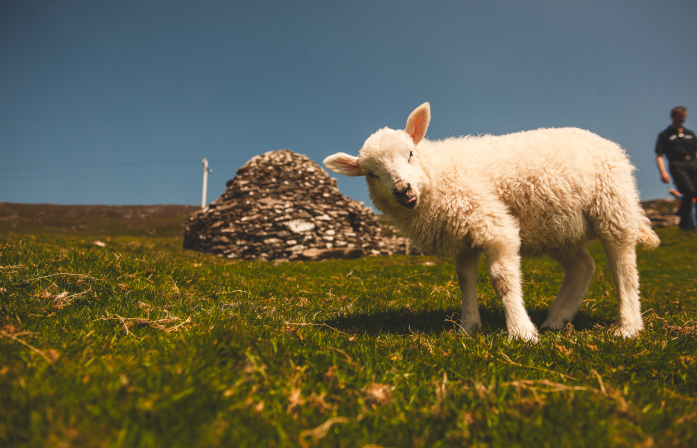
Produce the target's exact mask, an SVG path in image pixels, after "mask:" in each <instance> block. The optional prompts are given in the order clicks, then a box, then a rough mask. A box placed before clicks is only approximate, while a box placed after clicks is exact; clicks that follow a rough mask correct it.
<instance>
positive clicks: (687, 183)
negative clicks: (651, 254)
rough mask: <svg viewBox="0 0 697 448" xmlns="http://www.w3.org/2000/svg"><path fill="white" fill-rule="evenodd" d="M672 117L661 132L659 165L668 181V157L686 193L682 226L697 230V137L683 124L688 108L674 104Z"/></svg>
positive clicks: (680, 188)
mask: <svg viewBox="0 0 697 448" xmlns="http://www.w3.org/2000/svg"><path fill="white" fill-rule="evenodd" d="M670 118H671V120H672V121H673V123H672V124H671V125H670V126H668V127H667V128H666V129H665V130H664V131H663V132H661V133H660V134H658V139H657V141H656V164H657V165H658V171H659V172H660V174H661V180H662V181H663V182H665V183H667V184H668V183H670V176H668V173H667V172H666V167H665V159H668V169H669V171H670V175H671V176H672V177H673V183H675V187H676V188H677V189H678V191H679V192H680V193H681V194H682V195H683V198H682V201H680V208H679V209H678V216H680V228H682V229H693V228H694V227H695V225H694V223H693V222H694V221H693V219H692V201H693V199H694V198H696V197H697V136H695V133H694V132H692V131H690V130H689V129H685V127H684V126H683V124H684V123H685V120H686V119H687V108H685V107H683V106H678V107H674V108H673V109H672V110H671V111H670ZM664 156H665V159H664Z"/></svg>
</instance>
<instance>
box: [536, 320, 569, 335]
mask: <svg viewBox="0 0 697 448" xmlns="http://www.w3.org/2000/svg"><path fill="white" fill-rule="evenodd" d="M569 322H570V321H568V320H566V319H560V320H555V321H550V320H546V321H545V323H543V324H542V326H541V327H540V331H542V332H544V331H559V330H563V329H564V328H566V324H568V323H569Z"/></svg>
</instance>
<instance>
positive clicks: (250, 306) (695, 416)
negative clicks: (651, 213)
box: [0, 229, 697, 447]
mask: <svg viewBox="0 0 697 448" xmlns="http://www.w3.org/2000/svg"><path fill="white" fill-rule="evenodd" d="M659 234H660V236H661V238H662V240H663V245H662V246H661V248H659V249H658V250H655V251H652V252H644V251H640V252H639V268H640V272H641V279H642V280H641V281H642V296H643V310H644V311H645V314H644V316H645V321H646V324H647V329H646V331H645V332H644V333H642V335H641V336H640V337H638V338H637V339H635V340H623V339H618V338H615V337H613V336H612V329H611V325H612V324H613V321H614V317H615V315H616V309H617V308H616V307H617V305H616V296H615V291H614V286H613V284H612V279H611V277H610V274H609V272H608V270H607V265H606V261H605V257H604V254H603V253H602V250H601V249H600V247H599V246H598V245H597V244H594V245H593V246H592V247H591V253H592V255H593V258H594V259H595V260H596V263H597V272H596V276H595V279H594V281H593V283H592V286H591V291H590V293H589V295H588V297H587V299H586V300H585V301H584V304H583V307H582V308H581V311H580V312H579V314H578V316H577V318H576V319H575V320H574V322H573V327H572V326H569V327H567V329H566V330H564V331H562V332H559V333H545V334H543V335H542V337H541V340H540V342H539V343H538V344H534V345H532V344H528V343H524V342H521V341H517V340H514V341H509V340H508V339H507V336H506V333H505V319H504V315H503V308H502V306H501V303H500V301H499V300H498V299H497V298H496V296H495V294H494V292H493V290H492V288H491V286H490V285H489V283H488V276H487V273H486V266H485V265H484V264H483V263H482V265H481V269H480V275H479V297H480V301H479V304H480V310H481V313H482V318H483V320H484V323H485V328H484V329H483V330H482V331H481V332H478V333H476V334H474V335H472V336H467V335H462V334H460V333H457V332H456V331H455V330H456V324H455V323H454V321H457V320H458V319H459V288H458V286H457V282H456V278H455V275H454V270H453V264H452V262H451V261H449V260H441V259H438V258H434V257H405V256H392V257H382V258H364V259H358V260H349V261H325V262H308V263H284V264H278V265H274V264H271V263H264V262H240V261H230V260H224V259H220V258H215V257H212V256H209V255H201V254H198V253H193V252H185V251H182V250H181V249H180V247H181V239H180V238H166V237H155V238H153V237H142V236H141V237H129V236H113V237H111V238H109V241H108V244H107V246H106V247H105V248H101V247H97V246H95V245H92V244H91V241H92V240H93V239H95V238H90V237H89V236H80V235H70V234H66V233H37V234H35V235H28V234H20V233H14V234H9V233H5V234H3V235H2V236H0V266H1V267H0V306H1V308H0V329H1V330H2V336H3V337H2V338H0V446H20V447H21V446H27V447H28V446H77V447H92V446H110V447H111V446H114V447H117V446H122V447H141V446H142V447H148V446H181V447H192V446H195V447H207V446H235V447H274V446H276V447H277V446H327V447H329V446H331V447H334V446H345V447H361V446H366V445H368V446H383V447H440V446H453V447H458V446H554V447H558V446H594V447H595V446H627V447H634V446H661V447H662V446H666V447H668V446H695V445H697V355H696V353H697V340H696V336H695V335H694V333H693V334H689V331H690V330H691V329H690V327H694V326H696V325H697V323H695V321H696V320H697V307H696V305H697V299H696V298H695V297H696V290H697V280H696V277H695V271H694V266H695V265H697V234H695V233H685V232H679V231H678V230H677V229H661V230H660V231H659ZM523 270H524V276H525V296H526V307H527V309H528V312H529V313H530V315H531V317H532V319H533V321H534V322H535V324H537V325H538V326H539V325H540V324H541V323H542V322H543V321H544V318H545V316H546V312H547V309H548V307H549V305H550V303H551V302H552V300H553V298H554V295H555V293H556V290H557V289H558V287H559V285H560V283H561V276H562V272H561V270H560V268H558V267H557V266H556V264H555V263H554V262H552V261H551V260H549V259H546V258H541V259H532V260H525V261H524V265H523ZM68 274H74V275H68ZM49 276H50V277H49ZM63 292H67V295H65V296H66V297H65V298H64V299H62V300H61V299H55V297H56V296H58V295H59V294H61V293H63ZM59 297H60V296H59ZM134 318H140V319H141V320H134ZM189 318H190V320H189ZM121 319H124V320H121ZM127 319H131V320H127ZM371 444H372V445H371Z"/></svg>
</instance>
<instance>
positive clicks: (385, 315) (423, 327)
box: [321, 307, 506, 335]
mask: <svg viewBox="0 0 697 448" xmlns="http://www.w3.org/2000/svg"><path fill="white" fill-rule="evenodd" d="M480 314H481V317H482V321H483V322H484V323H485V327H486V328H485V330H484V331H487V332H494V331H498V330H505V329H506V320H505V318H504V315H503V312H498V311H496V310H493V311H488V310H480ZM321 323H322V324H326V325H329V326H330V327H333V328H336V329H337V330H341V331H345V332H349V333H361V334H370V335H379V334H385V333H387V334H410V333H412V332H420V333H430V334H438V333H443V332H448V331H452V330H458V329H459V327H460V325H459V324H460V312H459V311H458V310H456V309H433V310H418V311H414V310H411V309H409V308H406V307H403V308H399V309H388V310H380V311H374V312H368V313H357V314H351V315H348V316H342V317H336V318H334V319H329V320H325V321H323V322H321Z"/></svg>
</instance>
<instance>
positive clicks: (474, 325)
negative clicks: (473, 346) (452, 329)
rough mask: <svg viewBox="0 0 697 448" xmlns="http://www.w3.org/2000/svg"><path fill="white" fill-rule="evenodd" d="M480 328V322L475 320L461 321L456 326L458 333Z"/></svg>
mask: <svg viewBox="0 0 697 448" xmlns="http://www.w3.org/2000/svg"><path fill="white" fill-rule="evenodd" d="M481 329H482V322H481V321H479V322H477V321H475V322H461V323H460V326H459V328H458V331H459V332H460V333H464V334H472V333H474V332H475V331H479V330H481Z"/></svg>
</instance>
